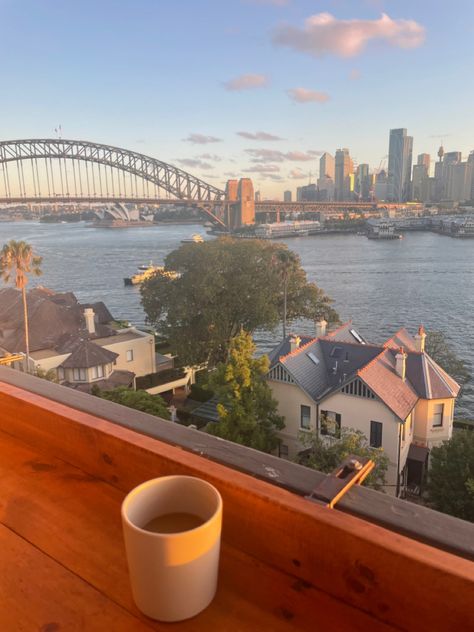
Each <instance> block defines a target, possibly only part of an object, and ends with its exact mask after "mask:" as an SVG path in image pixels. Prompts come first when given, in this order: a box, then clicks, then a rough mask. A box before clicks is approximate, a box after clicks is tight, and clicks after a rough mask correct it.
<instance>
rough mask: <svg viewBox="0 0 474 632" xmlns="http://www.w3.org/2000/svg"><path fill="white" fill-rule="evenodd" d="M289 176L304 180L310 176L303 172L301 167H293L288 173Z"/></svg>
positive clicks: (293, 178)
mask: <svg viewBox="0 0 474 632" xmlns="http://www.w3.org/2000/svg"><path fill="white" fill-rule="evenodd" d="M288 177H289V178H291V179H292V180H303V179H304V178H307V177H308V174H307V173H303V172H302V171H301V170H300V169H292V170H291V171H290V173H289V174H288Z"/></svg>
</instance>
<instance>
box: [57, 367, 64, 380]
mask: <svg viewBox="0 0 474 632" xmlns="http://www.w3.org/2000/svg"><path fill="white" fill-rule="evenodd" d="M58 380H64V369H63V367H62V366H60V367H58Z"/></svg>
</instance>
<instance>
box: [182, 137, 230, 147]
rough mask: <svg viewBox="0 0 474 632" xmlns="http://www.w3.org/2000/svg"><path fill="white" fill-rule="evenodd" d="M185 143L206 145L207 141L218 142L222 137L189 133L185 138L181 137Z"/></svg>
mask: <svg viewBox="0 0 474 632" xmlns="http://www.w3.org/2000/svg"><path fill="white" fill-rule="evenodd" d="M183 140H184V141H185V142H186V143H193V144H194V145H207V144H208V143H220V142H221V141H222V138H216V137H215V136H205V135H204V134H189V136H188V137H187V138H183Z"/></svg>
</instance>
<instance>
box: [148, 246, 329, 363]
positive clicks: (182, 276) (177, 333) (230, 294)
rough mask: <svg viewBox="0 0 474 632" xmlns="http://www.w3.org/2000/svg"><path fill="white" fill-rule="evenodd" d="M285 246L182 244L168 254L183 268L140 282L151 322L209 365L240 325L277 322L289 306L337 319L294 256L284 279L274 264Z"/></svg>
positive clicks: (171, 263) (297, 313) (187, 358)
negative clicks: (176, 274) (171, 273)
mask: <svg viewBox="0 0 474 632" xmlns="http://www.w3.org/2000/svg"><path fill="white" fill-rule="evenodd" d="M282 252H288V249H287V247H286V246H285V245H284V244H276V243H271V242H268V241H260V240H255V239H252V240H246V239H230V238H225V239H218V240H213V241H208V242H205V243H203V244H187V245H183V246H181V248H179V249H178V250H174V251H173V252H171V253H170V254H169V255H168V257H167V258H166V261H165V266H166V268H167V269H168V270H175V271H177V272H179V275H178V276H176V277H175V278H169V277H167V276H165V275H155V276H153V277H152V278H150V279H149V280H147V281H146V282H145V283H144V284H143V285H142V287H141V294H142V305H143V307H144V309H145V312H146V314H147V320H148V322H149V323H150V324H152V325H153V326H154V327H156V328H157V330H158V331H159V332H160V334H161V335H163V336H164V337H165V338H167V339H169V340H170V342H171V345H172V347H173V350H174V351H175V352H176V353H177V354H178V356H179V357H180V360H181V361H182V362H183V363H187V364H198V363H201V362H208V363H209V365H210V366H211V367H212V366H216V365H217V364H218V363H219V362H224V361H225V360H226V359H227V356H228V351H229V344H230V341H231V340H232V338H233V337H234V336H236V335H237V334H238V332H239V331H240V329H241V328H243V329H245V331H248V332H250V333H252V332H254V331H255V330H256V329H258V328H262V327H265V328H268V329H272V328H274V327H275V326H276V325H277V324H278V323H279V322H281V319H282V315H283V314H284V312H285V311H286V313H287V319H288V320H292V319H294V318H311V319H313V320H319V319H320V318H321V317H322V316H325V317H326V320H328V321H337V319H338V317H337V314H336V312H335V311H334V310H333V309H332V307H331V299H330V298H329V297H327V296H326V295H325V294H324V292H323V291H322V290H321V289H320V288H318V287H317V286H316V285H315V284H314V283H309V282H308V281H307V279H306V273H305V272H304V270H303V269H302V268H301V264H300V261H299V259H298V258H297V257H296V256H295V263H294V265H293V264H292V266H291V270H288V272H287V273H285V274H287V275H288V278H287V280H286V281H285V284H282V277H281V267H280V266H278V265H275V261H277V260H278V257H279V255H280V253H282ZM285 287H286V291H285ZM285 297H286V310H284V304H285Z"/></svg>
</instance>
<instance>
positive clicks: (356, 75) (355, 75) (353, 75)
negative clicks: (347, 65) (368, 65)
mask: <svg viewBox="0 0 474 632" xmlns="http://www.w3.org/2000/svg"><path fill="white" fill-rule="evenodd" d="M360 77H361V73H360V70H359V69H358V68H353V69H352V70H351V71H350V73H349V79H350V80H351V81H358V80H359V79H360Z"/></svg>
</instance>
